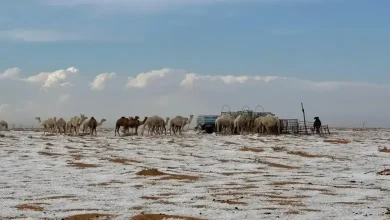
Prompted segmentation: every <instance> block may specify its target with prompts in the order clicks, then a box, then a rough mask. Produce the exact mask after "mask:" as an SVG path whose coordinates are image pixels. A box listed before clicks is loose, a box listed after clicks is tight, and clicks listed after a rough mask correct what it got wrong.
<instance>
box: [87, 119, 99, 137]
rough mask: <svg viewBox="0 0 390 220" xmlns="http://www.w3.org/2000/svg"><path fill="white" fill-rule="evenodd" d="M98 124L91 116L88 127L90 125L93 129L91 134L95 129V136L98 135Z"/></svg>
mask: <svg viewBox="0 0 390 220" xmlns="http://www.w3.org/2000/svg"><path fill="white" fill-rule="evenodd" d="M97 124H98V123H97V121H96V119H95V118H94V117H91V119H89V121H88V127H89V130H90V131H91V135H93V131H95V136H96V135H97V133H96V127H97Z"/></svg>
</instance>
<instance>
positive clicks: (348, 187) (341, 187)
mask: <svg viewBox="0 0 390 220" xmlns="http://www.w3.org/2000/svg"><path fill="white" fill-rule="evenodd" d="M333 187H334V188H340V189H356V188H358V187H356V186H351V185H337V186H333Z"/></svg>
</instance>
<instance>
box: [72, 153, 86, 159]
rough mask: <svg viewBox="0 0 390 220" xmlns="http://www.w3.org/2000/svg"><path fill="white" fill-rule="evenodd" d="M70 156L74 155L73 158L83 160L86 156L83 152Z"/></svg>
mask: <svg viewBox="0 0 390 220" xmlns="http://www.w3.org/2000/svg"><path fill="white" fill-rule="evenodd" d="M70 156H71V157H73V160H81V159H83V158H84V155H82V154H72V155H70Z"/></svg>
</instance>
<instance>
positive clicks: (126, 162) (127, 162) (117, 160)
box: [108, 158, 139, 165]
mask: <svg viewBox="0 0 390 220" xmlns="http://www.w3.org/2000/svg"><path fill="white" fill-rule="evenodd" d="M108 161H110V162H113V163H121V164H124V165H130V164H133V163H139V161H137V160H133V159H129V158H110V159H108Z"/></svg>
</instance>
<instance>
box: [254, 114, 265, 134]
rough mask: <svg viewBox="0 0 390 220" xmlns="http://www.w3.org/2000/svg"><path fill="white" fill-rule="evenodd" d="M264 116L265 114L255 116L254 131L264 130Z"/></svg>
mask: <svg viewBox="0 0 390 220" xmlns="http://www.w3.org/2000/svg"><path fill="white" fill-rule="evenodd" d="M263 118H264V116H260V117H257V118H255V121H254V132H255V133H260V132H262V128H263V124H262V123H261V122H262V119H263Z"/></svg>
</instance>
